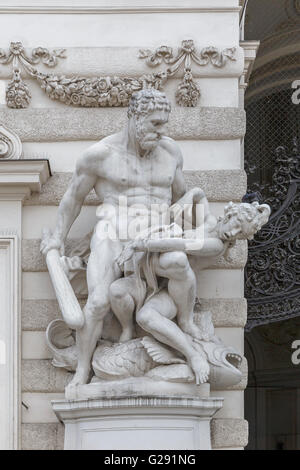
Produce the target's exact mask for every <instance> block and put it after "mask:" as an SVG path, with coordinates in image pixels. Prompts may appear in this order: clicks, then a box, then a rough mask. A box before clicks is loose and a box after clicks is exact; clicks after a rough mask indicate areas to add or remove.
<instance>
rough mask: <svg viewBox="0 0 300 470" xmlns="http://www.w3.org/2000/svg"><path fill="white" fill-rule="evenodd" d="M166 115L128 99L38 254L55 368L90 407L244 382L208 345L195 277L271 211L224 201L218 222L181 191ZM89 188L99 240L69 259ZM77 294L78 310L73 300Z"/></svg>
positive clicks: (87, 155)
mask: <svg viewBox="0 0 300 470" xmlns="http://www.w3.org/2000/svg"><path fill="white" fill-rule="evenodd" d="M170 109H171V108H170V103H169V101H168V99H167V97H166V96H165V94H163V93H161V92H159V91H157V90H154V89H148V90H141V91H139V92H137V93H135V94H133V95H132V98H131V100H130V103H129V108H128V123H127V125H126V127H125V129H123V130H121V131H120V132H119V133H117V134H114V135H111V136H108V137H106V138H104V139H103V140H101V141H100V142H98V143H96V144H95V145H93V146H92V147H90V148H89V149H88V150H86V151H85V152H84V154H83V155H82V157H81V158H80V159H79V160H78V162H77V167H76V171H75V173H74V176H73V179H72V182H71V185H70V186H69V188H68V190H67V192H66V193H65V195H64V197H63V199H62V201H61V203H60V206H59V209H58V216H57V223H56V227H55V229H54V231H53V233H50V232H49V230H45V231H44V235H43V239H42V243H41V251H42V253H43V254H44V255H45V256H46V262H47V266H48V269H49V273H50V277H51V279H52V283H53V286H54V289H55V292H56V296H57V299H58V302H59V305H60V309H61V313H62V320H54V321H53V322H51V323H50V325H49V326H48V329H47V342H48V345H49V347H50V349H51V351H52V353H53V365H54V366H56V367H62V368H65V369H67V370H69V371H74V372H75V375H74V377H73V378H72V381H71V383H70V384H69V385H68V386H67V388H66V398H82V397H88V396H89V390H92V389H93V397H95V396H98V397H100V396H103V394H104V396H106V395H105V394H108V396H113V395H114V394H118V393H121V390H126V393H134V391H135V392H136V391H137V390H139V391H140V393H144V394H147V393H148V394H149V393H150V392H149V390H153V389H156V392H159V393H163V392H164V390H172V391H176V384H177V385H178V384H181V386H182V384H185V385H187V386H188V385H192V384H194V386H195V384H196V385H200V384H204V383H210V385H211V386H212V387H213V388H215V389H218V388H219V389H224V387H228V386H232V385H234V384H237V383H238V382H239V381H240V380H241V375H242V374H241V371H240V370H239V366H240V364H241V356H240V355H239V354H238V353H237V352H236V351H235V350H234V349H233V348H231V347H227V346H225V345H224V344H223V343H222V341H221V340H220V339H219V338H218V337H217V336H216V335H215V331H214V326H213V322H212V316H211V313H210V312H209V311H202V309H201V306H200V305H199V302H198V300H197V297H196V285H197V282H196V275H195V267H196V268H197V271H199V270H200V282H201V269H205V268H207V267H209V266H210V265H211V264H212V262H213V261H214V260H215V258H217V257H219V256H222V255H225V256H226V254H227V253H228V251H229V250H230V247H231V246H232V244H233V243H234V242H235V240H237V239H251V238H252V237H253V236H254V234H255V233H256V232H257V231H258V230H260V228H261V227H262V226H263V225H264V224H265V223H266V222H267V221H268V218H269V215H270V208H269V206H268V205H265V204H258V203H257V202H254V203H252V204H248V203H241V204H234V203H232V202H231V203H229V204H228V205H227V206H226V207H225V211H224V217H222V218H220V219H219V220H217V219H216V218H215V216H214V215H213V214H212V213H211V212H210V207H209V203H208V201H207V198H206V196H205V193H204V192H203V190H202V189H201V188H197V187H195V188H193V189H191V190H189V191H186V188H185V183H184V177H183V172H182V165H183V157H182V154H181V151H180V148H179V147H178V145H177V143H176V142H175V141H174V140H172V139H170V138H169V137H166V136H165V135H164V128H165V125H166V124H167V122H168V118H169V113H170ZM92 189H94V190H95V192H96V194H97V196H98V197H99V207H98V209H97V213H96V214H97V223H96V226H95V228H94V231H93V233H91V234H87V236H86V237H85V238H84V239H83V240H82V241H81V243H79V244H78V246H77V247H76V249H74V250H73V251H72V252H71V253H69V254H68V255H65V254H64V242H65V240H66V237H67V235H68V232H69V230H70V227H71V226H72V224H73V223H74V221H75V219H76V218H77V216H78V214H79V213H80V209H81V207H82V204H83V202H84V199H85V197H86V196H87V194H88V193H89V192H90V191H91V190H92ZM137 227H138V229H137ZM133 229H136V230H133ZM84 292H86V293H87V294H88V296H87V301H86V304H85V306H84V308H83V309H81V307H80V304H79V302H78V300H77V298H76V294H78V293H81V294H82V293H84ZM168 384H170V386H171V387H170V388H169V389H168V388H167V387H168ZM155 387H156V388H155ZM181 391H182V389H181ZM136 393H137V392H136ZM174 393H175V392H174Z"/></svg>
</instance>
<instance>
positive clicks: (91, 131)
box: [0, 0, 247, 450]
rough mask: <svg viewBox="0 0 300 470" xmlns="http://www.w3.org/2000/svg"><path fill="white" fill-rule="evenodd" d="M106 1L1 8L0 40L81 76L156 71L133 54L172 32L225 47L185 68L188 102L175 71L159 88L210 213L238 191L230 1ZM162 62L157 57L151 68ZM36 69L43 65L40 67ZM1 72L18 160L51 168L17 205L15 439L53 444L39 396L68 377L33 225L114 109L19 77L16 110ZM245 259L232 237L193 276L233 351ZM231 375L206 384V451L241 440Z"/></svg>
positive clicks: (122, 116) (115, 123)
mask: <svg viewBox="0 0 300 470" xmlns="http://www.w3.org/2000/svg"><path fill="white" fill-rule="evenodd" d="M46 3H47V2H46ZM61 3H64V2H61ZM83 3H84V2H82V5H83ZM87 3H89V2H87ZM115 3H118V2H115V1H113V2H110V7H111V9H110V11H109V12H108V11H104V9H103V8H102V10H101V8H100V7H101V5H102V6H103V5H104V4H106V5H107V2H103V1H99V2H98V4H99V5H100V7H99V8H98V10H97V9H96V10H95V11H94V12H92V13H89V12H88V10H87V9H86V10H84V8H83V10H82V11H81V12H80V11H77V13H76V14H73V13H74V11H75V10H74V11H73V12H72V11H71V10H68V8H67V7H66V10H65V11H64V12H62V13H59V11H57V12H56V14H55V15H52V14H49V11H50V10H49V11H48V13H47V9H44V10H43V11H42V10H41V9H40V10H39V9H38V8H37V9H36V11H35V12H32V13H28V12H27V13H26V14H23V13H22V12H21V13H17V12H14V13H12V12H11V13H9V12H8V13H7V14H6V15H3V16H5V18H2V19H1V20H0V25H1V27H0V47H1V48H7V47H8V46H9V44H8V43H9V41H10V40H14V38H15V37H16V34H17V33H18V35H19V37H21V39H22V42H23V45H24V47H25V48H26V49H28V50H30V49H31V48H33V47H37V46H39V45H43V46H44V47H47V48H49V49H51V50H52V49H55V48H58V47H60V48H65V49H66V52H65V54H66V59H64V60H60V61H59V64H58V66H57V67H56V69H55V71H52V72H51V73H56V74H66V75H68V76H69V75H73V74H76V75H80V76H89V77H93V76H100V75H104V76H107V75H116V74H118V75H120V76H129V75H130V76H140V75H142V74H145V73H151V72H154V71H156V69H152V70H151V69H149V68H148V67H147V65H146V64H145V61H142V60H140V59H139V58H138V57H137V53H138V50H139V48H149V49H155V48H157V47H159V46H161V45H168V46H172V47H173V48H174V50H176V51H177V48H178V47H180V44H181V41H182V40H184V39H187V38H192V39H193V40H194V43H195V45H196V46H197V47H198V48H199V49H201V48H203V47H207V46H214V47H217V48H219V49H224V48H226V47H230V48H232V47H235V48H236V51H237V52H236V60H235V61H229V62H228V63H227V64H226V65H225V66H224V67H221V68H218V67H215V66H213V65H212V64H209V65H207V66H202V67H200V66H197V65H195V64H194V65H193V76H194V81H195V82H196V83H197V85H198V86H199V88H200V89H201V98H200V101H199V103H198V105H197V106H196V107H195V108H183V107H179V106H178V105H176V103H175V99H174V92H175V90H176V87H177V85H178V83H179V81H180V79H181V76H180V73H179V72H178V74H177V75H175V76H174V77H173V78H171V79H170V80H169V81H168V83H167V84H166V86H165V87H164V89H165V91H166V93H167V95H168V97H169V98H170V99H171V101H172V112H171V116H170V122H169V135H170V137H172V138H174V139H176V140H177V141H178V142H179V144H180V145H181V148H182V152H183V155H184V171H185V177H186V181H187V183H188V186H189V187H192V186H195V185H200V186H201V187H202V188H203V189H204V191H205V192H206V194H207V195H208V198H209V200H210V202H211V207H212V209H213V211H214V213H215V214H216V215H221V214H222V212H223V208H224V205H225V204H226V203H227V202H228V201H230V200H234V201H240V200H241V198H242V196H243V194H244V193H245V191H246V178H245V173H244V171H243V160H242V150H241V149H242V139H243V136H244V134H245V113H244V111H243V109H242V104H241V102H240V91H241V90H240V88H239V83H240V77H241V76H242V74H243V72H244V67H245V63H244V51H243V48H242V47H240V45H239V8H238V7H239V1H238V0H222V1H219V0H198V1H197V2H196V1H193V0H189V1H188V2H186V5H185V7H183V6H182V5H181V4H182V3H185V2H176V1H172V0H170V1H169V2H165V3H166V4H167V5H168V7H166V8H165V10H163V9H162V8H160V7H159V3H158V2H155V1H154V2H152V4H151V5H152V6H151V5H150V3H149V2H147V1H146V0H143V1H141V2H138V3H137V2H134V1H132V2H130V1H128V5H129V4H131V3H132V5H133V6H134V7H132V9H131V10H130V9H129V10H128V8H127V9H126V7H122V8H121V7H120V8H119V9H116V10H113V8H112V7H113V5H114V4H115ZM77 4H79V3H78V2H75V4H74V8H75V7H76V5H77ZM149 5H150V6H151V8H150V6H149ZM0 10H1V5H0ZM108 10H109V8H108ZM4 23H5V24H4ZM3 29H5V34H4V33H3ZM166 67H167V66H166V65H164V64H161V66H159V67H158V68H157V69H163V68H166ZM41 70H44V71H46V68H45V67H44V68H43V66H41ZM48 71H49V70H48ZM9 74H10V72H9V69H8V68H1V67H0V85H1V90H2V91H1V93H2V94H1V93H0V98H1V101H0V103H1V104H0V122H3V123H5V125H6V126H7V127H9V128H11V129H13V130H14V131H15V132H16V133H17V134H18V135H19V137H20V139H21V141H22V143H23V158H27V159H36V158H47V159H49V162H50V166H51V170H52V177H50V179H49V180H48V182H47V183H46V184H45V185H44V186H43V188H42V191H41V192H40V193H36V194H35V193H33V194H32V196H31V197H30V198H29V199H27V200H25V202H24V206H23V212H22V256H21V262H22V367H21V375H22V400H23V402H24V404H25V405H26V407H23V408H22V448H23V449H45V450H46V449H62V448H63V426H62V425H61V424H60V423H58V421H57V418H56V416H55V415H54V413H53V412H52V409H51V399H55V398H59V397H63V390H64V387H65V385H66V384H67V383H68V381H69V379H70V375H69V374H68V373H67V372H65V371H63V370H59V369H55V368H54V367H53V366H52V365H51V361H50V354H49V352H48V350H47V347H46V343H45V329H46V326H47V324H48V323H49V322H50V321H51V320H52V319H54V318H59V316H60V313H59V309H58V305H57V302H56V300H55V295H54V292H53V289H52V286H51V282H50V279H49V275H48V273H47V271H46V266H45V263H44V260H43V259H42V257H41V255H40V253H39V243H40V238H41V232H42V228H43V227H44V226H49V227H53V226H54V224H55V218H56V213H57V207H58V204H59V201H60V199H61V197H62V195H63V194H64V192H65V190H66V188H67V185H68V183H69V181H70V177H71V173H72V171H73V170H74V167H75V163H76V160H77V158H78V157H79V156H80V154H81V153H82V151H83V150H84V149H85V148H87V147H88V146H89V145H91V144H93V143H94V142H95V141H97V140H99V139H101V138H103V137H105V136H106V135H109V134H111V133H113V132H115V131H117V130H119V129H121V128H122V126H123V124H124V123H125V121H126V108H125V109H124V108H98V109H95V108H94V109H91V108H85V109H83V108H72V107H69V106H67V105H65V104H63V103H59V102H57V101H51V100H50V99H49V98H48V97H47V96H46V95H45V94H44V93H43V92H42V90H41V89H40V88H39V86H38V84H37V83H36V82H34V81H33V80H31V79H30V78H29V77H27V76H26V74H24V80H25V81H27V83H28V84H29V87H30V90H31V94H32V100H31V104H30V106H29V107H28V108H27V109H21V110H13V109H8V108H7V107H6V104H5V99H4V92H3V90H4V88H3V86H4V83H5V82H7V80H8V78H9ZM2 85H3V86H2ZM96 203H97V201H96V199H95V195H94V194H92V193H91V194H90V195H89V196H88V197H87V199H86V202H85V205H84V207H83V209H82V212H81V214H80V216H79V218H78V220H77V221H76V223H75V224H74V226H73V227H72V229H71V232H70V241H69V243H70V244H72V243H76V240H77V239H78V238H80V237H81V236H83V235H85V234H86V233H87V232H88V231H89V230H90V228H91V227H92V226H93V224H94V221H95V204H96ZM246 259H247V244H246V243H244V242H239V243H237V244H236V246H235V248H234V249H233V250H232V252H231V256H230V259H226V260H225V259H221V260H220V261H218V262H217V263H216V264H215V265H213V266H211V267H210V268H209V269H207V270H205V271H202V272H201V273H199V276H198V295H199V297H200V299H201V301H202V304H203V306H204V307H205V309H210V310H211V311H212V314H213V319H214V324H215V326H216V332H217V334H218V335H219V336H220V337H221V338H222V340H223V341H224V343H226V344H228V345H232V346H234V347H235V348H236V349H237V350H238V351H239V352H240V353H242V354H243V327H244V325H245V322H246V303H245V300H244V298H243V267H244V265H245V263H246ZM243 374H244V378H243V380H242V382H241V383H240V384H239V385H238V386H235V387H233V388H232V389H230V390H224V391H215V392H212V394H213V395H215V396H223V397H225V403H224V407H223V409H221V410H220V411H219V412H218V413H217V414H216V415H215V417H214V419H213V421H212V425H211V434H212V446H213V448H216V449H220V448H232V449H240V448H243V447H244V446H245V445H246V443H247V423H246V422H245V421H244V419H243V416H244V415H243V390H244V388H245V386H246V381H247V364H246V360H244V361H243Z"/></svg>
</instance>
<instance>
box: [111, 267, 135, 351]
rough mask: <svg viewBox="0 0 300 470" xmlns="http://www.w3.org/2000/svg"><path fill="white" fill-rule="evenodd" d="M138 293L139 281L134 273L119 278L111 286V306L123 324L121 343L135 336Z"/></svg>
mask: <svg viewBox="0 0 300 470" xmlns="http://www.w3.org/2000/svg"><path fill="white" fill-rule="evenodd" d="M136 295H137V283H136V279H135V277H134V276H133V275H131V276H128V277H124V278H121V279H118V280H117V281H115V282H113V283H112V285H111V286H110V289H109V298H110V304H111V308H112V310H113V312H114V314H115V315H116V317H117V319H118V320H119V322H120V323H121V326H122V333H121V336H120V340H119V341H120V343H123V342H126V341H129V340H131V339H132V338H133V334H134V327H133V324H134V321H133V314H134V311H135V307H136V303H137V299H136Z"/></svg>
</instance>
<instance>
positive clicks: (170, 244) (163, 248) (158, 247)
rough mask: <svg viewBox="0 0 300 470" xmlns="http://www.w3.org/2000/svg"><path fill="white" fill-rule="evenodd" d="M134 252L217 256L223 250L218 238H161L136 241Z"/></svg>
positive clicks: (223, 247) (222, 244)
mask: <svg viewBox="0 0 300 470" xmlns="http://www.w3.org/2000/svg"><path fill="white" fill-rule="evenodd" d="M133 248H134V250H135V251H150V252H152V253H164V252H170V251H184V252H185V253H187V254H189V255H193V256H203V257H206V256H219V255H220V254H222V253H223V252H224V250H225V246H224V243H223V242H222V240H219V239H218V238H205V239H201V238H199V239H197V238H191V239H186V238H162V239H156V240H151V239H150V240H136V241H134V242H133Z"/></svg>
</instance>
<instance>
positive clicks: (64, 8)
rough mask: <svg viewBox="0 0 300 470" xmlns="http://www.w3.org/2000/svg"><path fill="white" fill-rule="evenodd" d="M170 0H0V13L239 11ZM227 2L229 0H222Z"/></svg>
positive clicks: (210, 2) (217, 0)
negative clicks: (128, 0) (143, 0)
mask: <svg viewBox="0 0 300 470" xmlns="http://www.w3.org/2000/svg"><path fill="white" fill-rule="evenodd" d="M199 3H200V2H199V0H186V1H185V2H182V0H173V1H169V2H167V1H164V2H161V1H160V0H152V1H149V2H143V3H142V4H141V1H140V0H131V1H130V2H125V1H121V0H86V1H84V0H64V1H63V2H62V1H60V0H47V1H43V0H31V1H30V2H29V1H25V0H23V1H22V0H10V1H8V0H6V1H0V13H10V14H14V13H15V14H16V13H23V14H24V13H25V14H26V13H27V14H32V13H39V14H43V13H53V14H59V13H67V14H95V13H98V14H115V13H131V14H136V13H210V12H214V11H217V12H223V13H234V12H240V10H241V7H240V6H226V5H225V6H224V3H225V2H224V0H222V1H221V0H207V1H205V2H201V3H202V5H199ZM226 3H227V5H228V4H229V5H230V3H233V2H226Z"/></svg>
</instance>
